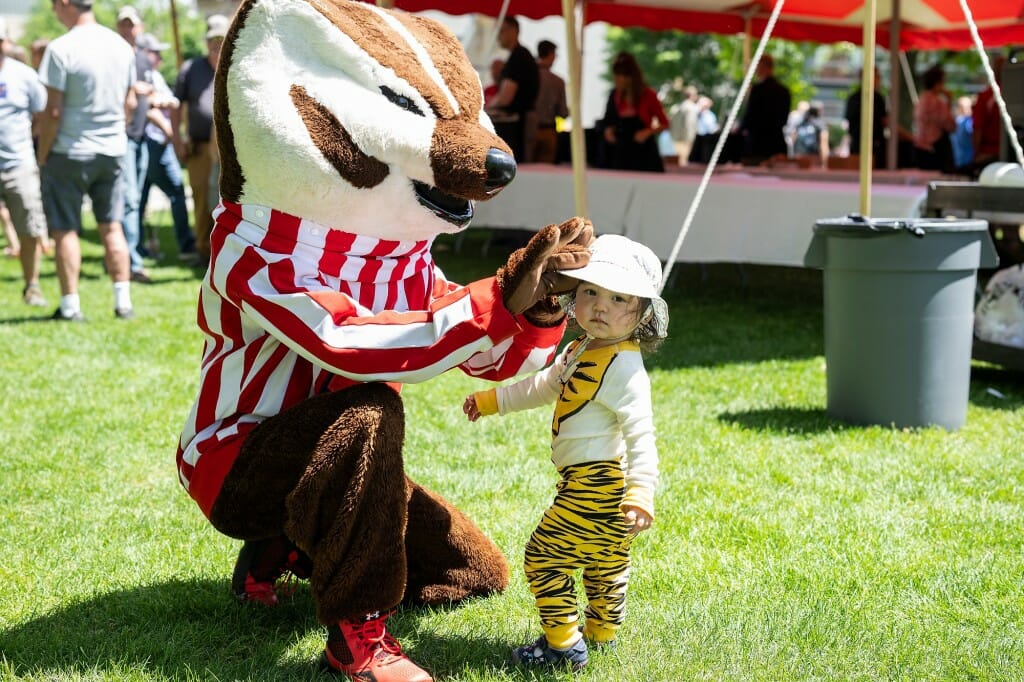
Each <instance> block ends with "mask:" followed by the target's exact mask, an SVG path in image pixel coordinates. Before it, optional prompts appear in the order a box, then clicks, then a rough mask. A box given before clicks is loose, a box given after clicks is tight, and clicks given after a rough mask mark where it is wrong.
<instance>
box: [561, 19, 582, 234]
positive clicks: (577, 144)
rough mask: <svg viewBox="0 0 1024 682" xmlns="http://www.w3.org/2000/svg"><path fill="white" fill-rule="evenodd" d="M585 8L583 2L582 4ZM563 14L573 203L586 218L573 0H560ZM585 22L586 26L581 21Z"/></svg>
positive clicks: (579, 58)
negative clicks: (567, 60)
mask: <svg viewBox="0 0 1024 682" xmlns="http://www.w3.org/2000/svg"><path fill="white" fill-rule="evenodd" d="M583 8H584V11H585V10H586V4H585V3H584V5H583ZM562 15H563V17H564V18H565V46H566V52H568V56H569V112H570V115H571V116H572V130H570V131H569V145H570V148H571V149H572V186H573V197H574V199H575V202H576V215H578V216H581V217H584V218H586V217H587V215H588V212H587V175H586V173H587V148H586V139H585V137H584V130H583V116H582V113H583V109H582V104H581V99H582V98H581V97H580V89H581V85H580V80H581V78H580V77H581V74H582V72H583V71H582V68H581V66H580V64H581V61H582V55H581V54H580V50H579V45H577V40H576V7H575V1H574V0H562ZM584 25H586V24H585V23H584Z"/></svg>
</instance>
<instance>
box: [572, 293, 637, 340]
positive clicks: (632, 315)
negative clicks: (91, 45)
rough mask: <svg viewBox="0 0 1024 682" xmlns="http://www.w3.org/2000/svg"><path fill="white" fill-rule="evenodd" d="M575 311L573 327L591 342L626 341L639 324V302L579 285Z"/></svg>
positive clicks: (632, 297) (621, 295)
mask: <svg viewBox="0 0 1024 682" xmlns="http://www.w3.org/2000/svg"><path fill="white" fill-rule="evenodd" d="M575 312H576V322H577V324H579V326H580V327H582V328H583V331H585V332H587V333H588V334H589V335H590V336H592V337H594V339H595V340H602V341H609V342H611V341H620V340H622V339H625V338H628V337H629V335H630V334H632V333H633V330H634V329H636V326H637V324H638V323H639V322H640V299H639V298H637V297H636V296H631V295H629V294H620V293H618V292H617V291H610V290H608V289H605V288H603V287H599V286H598V285H596V284H591V283H590V282H580V284H579V286H577V287H576V311H575ZM591 347H594V344H591Z"/></svg>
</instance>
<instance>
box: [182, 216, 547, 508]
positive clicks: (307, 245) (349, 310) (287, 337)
mask: <svg viewBox="0 0 1024 682" xmlns="http://www.w3.org/2000/svg"><path fill="white" fill-rule="evenodd" d="M214 218H215V221H216V228H215V229H214V232H213V239H212V241H213V243H212V253H213V256H212V259H211V263H210V268H209V270H208V272H207V273H206V277H205V279H204V280H203V285H202V289H201V291H200V295H199V314H198V322H199V326H200V328H201V329H202V330H203V332H204V333H205V335H206V343H205V345H204V348H203V360H202V366H201V378H200V385H199V393H198V396H197V397H196V401H195V403H194V404H193V406H192V410H191V411H190V413H189V416H188V419H187V421H186V423H185V426H184V429H183V431H182V434H181V439H180V441H179V444H178V453H177V460H178V471H179V476H180V479H181V483H182V485H184V486H185V488H186V489H187V490H188V491H189V494H190V495H191V496H192V497H193V499H195V500H196V502H197V503H198V504H199V506H200V508H201V509H202V510H203V512H204V513H205V514H207V515H209V513H210V510H211V508H212V507H213V503H214V501H215V500H216V496H217V494H218V492H219V491H220V486H221V483H222V482H223V480H224V477H225V476H226V475H227V473H228V471H229V470H230V468H231V464H232V463H233V462H234V460H235V458H236V457H237V455H238V451H239V449H240V448H241V445H242V443H243V441H244V440H245V437H246V435H247V434H248V433H249V432H250V431H251V430H252V429H253V428H254V427H255V426H256V425H257V424H259V423H260V422H261V421H262V420H263V419H266V418H267V417H271V416H274V415H276V414H278V413H280V412H281V411H283V410H285V409H287V408H289V407H291V406H293V405H296V404H298V403H299V402H301V401H303V400H305V399H306V398H309V397H311V396H313V395H316V394H318V393H321V392H323V391H327V390H338V389H341V388H344V387H346V386H351V385H353V384H356V383H360V382H370V381H385V382H393V383H415V382H419V381H424V380H426V379H430V378H432V377H434V376H437V375H438V374H440V373H441V372H444V371H447V370H449V369H451V368H453V367H459V368H460V369H462V371H464V372H466V373H467V374H470V375H472V376H475V377H481V378H485V379H491V380H495V381H500V380H502V379H507V378H509V377H512V376H515V375H517V374H522V373H524V372H529V371H535V370H537V369H539V368H541V367H543V366H544V365H546V364H547V363H548V362H550V361H551V358H552V357H553V355H554V352H555V349H556V347H557V344H558V342H559V340H560V339H561V337H562V332H563V327H562V326H557V327H553V328H538V327H535V326H533V325H532V324H530V323H529V322H527V321H526V320H525V319H523V318H522V317H521V316H513V315H512V314H511V313H509V312H508V311H507V310H506V309H505V307H504V305H503V304H502V297H501V292H500V291H499V289H498V286H497V284H496V283H495V281H494V278H489V279H485V280H480V281H478V282H474V283H472V284H469V285H467V286H464V287H463V286H458V285H455V284H452V283H450V282H448V281H447V280H446V279H445V278H444V274H443V273H442V272H441V271H440V269H438V268H437V267H436V266H435V264H434V261H433V258H432V257H431V254H430V246H431V242H429V241H421V242H397V241H386V240H377V239H373V238H368V237H362V236H357V235H352V234H347V233H344V232H340V231H338V230H333V229H329V228H326V227H324V226H322V225H318V224H317V223H313V222H310V221H306V220H303V219H301V218H297V217H294V216H290V215H286V214H283V213H280V212H278V211H274V210H272V209H269V208H265V207H262V206H254V205H239V204H232V203H228V202H222V204H221V205H220V206H218V208H217V210H216V211H215V213H214Z"/></svg>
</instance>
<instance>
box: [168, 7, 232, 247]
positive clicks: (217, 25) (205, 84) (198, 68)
mask: <svg viewBox="0 0 1024 682" xmlns="http://www.w3.org/2000/svg"><path fill="white" fill-rule="evenodd" d="M229 23H230V21H229V20H228V18H227V17H226V16H224V15H223V14H214V15H212V16H210V17H209V18H208V19H207V20H206V56H205V57H195V58H193V59H190V60H188V61H187V62H185V63H184V64H183V65H182V67H181V71H180V72H179V73H178V80H177V81H176V82H175V84H174V96H175V97H177V98H178V100H179V101H180V102H181V106H180V107H179V108H178V109H177V110H176V111H174V112H172V113H171V129H172V139H173V141H174V148H175V150H177V153H178V158H179V159H181V160H182V161H184V162H185V165H186V168H188V181H189V185H191V187H192V201H193V203H194V206H195V217H194V225H195V232H196V253H197V255H198V257H199V260H200V263H202V264H204V265H205V264H206V263H208V262H209V259H210V233H211V232H212V231H213V209H214V207H215V205H216V196H217V190H216V187H215V185H214V183H215V182H216V178H217V168H218V158H217V145H216V143H215V141H214V139H213V132H214V130H213V77H214V74H215V73H216V71H217V61H218V60H219V59H220V48H221V45H223V43H224V36H226V35H227V32H228V24H229ZM183 110H184V113H182V111H183ZM183 117H184V120H185V121H187V125H186V132H185V134H182V130H181V122H182V118H183Z"/></svg>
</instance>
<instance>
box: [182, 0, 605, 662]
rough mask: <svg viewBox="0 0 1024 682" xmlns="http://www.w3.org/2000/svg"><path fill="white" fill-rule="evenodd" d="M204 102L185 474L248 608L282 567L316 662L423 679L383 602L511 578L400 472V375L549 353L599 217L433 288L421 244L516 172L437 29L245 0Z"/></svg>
mask: <svg viewBox="0 0 1024 682" xmlns="http://www.w3.org/2000/svg"><path fill="white" fill-rule="evenodd" d="M215 93H216V94H215V98H214V119H215V124H216V130H217V140H218V145H219V149H220V157H221V177H220V192H221V203H220V205H219V206H218V208H217V210H216V212H215V219H216V227H215V229H214V231H213V235H212V257H211V262H210V267H209V270H208V271H207V274H206V277H205V279H204V281H203V283H202V287H201V291H200V297H199V310H198V323H199V326H200V327H201V328H202V331H203V332H204V335H205V345H204V349H203V359H202V364H201V370H200V371H201V376H200V388H199V392H198V395H197V397H196V400H195V403H194V405H193V407H192V410H191V412H190V413H189V416H188V418H187V421H186V424H185V427H184V429H183V433H182V436H181V441H180V445H179V448H178V469H179V476H180V479H181V482H182V484H183V486H184V487H185V488H186V489H187V490H188V492H189V494H190V495H191V496H192V498H193V499H194V500H195V502H196V503H197V504H198V505H199V507H200V508H201V510H202V512H203V513H204V514H205V515H206V517H207V518H208V519H209V520H210V522H211V523H212V525H213V526H214V527H215V528H216V529H217V530H219V531H220V532H222V533H224V534H226V535H229V536H231V537H234V538H238V539H241V540H243V541H244V542H243V544H242V549H241V551H240V553H239V556H238V560H237V563H236V565H235V570H234V575H233V577H232V581H231V585H232V589H233V591H234V593H235V595H236V596H237V597H238V598H239V599H241V600H243V601H258V602H263V603H264V604H274V603H276V601H277V594H276V593H275V583H276V581H277V579H278V578H279V577H280V576H281V575H282V574H284V573H285V572H291V573H293V574H295V575H297V576H299V577H300V578H308V580H309V582H310V590H311V593H312V596H313V599H314V601H315V603H316V608H317V617H318V619H319V620H320V621H321V622H323V623H324V624H325V625H326V626H327V645H326V647H325V652H324V655H323V662H324V664H326V665H327V666H328V667H329V668H330V669H332V670H334V671H338V672H341V673H344V674H347V675H349V676H351V677H354V678H358V679H374V680H378V681H384V680H430V679H431V678H430V676H429V674H428V673H427V672H426V671H424V670H422V669H421V668H419V667H418V666H417V665H416V664H414V663H413V662H412V661H411V660H410V659H409V658H407V657H406V656H405V655H404V654H403V653H402V652H401V648H400V647H399V645H398V643H397V642H396V641H395V640H394V638H393V637H392V636H391V635H390V634H388V632H387V630H386V628H385V621H386V618H387V615H388V613H389V611H390V610H392V609H393V608H394V607H395V606H396V605H398V604H399V603H400V602H401V601H402V600H403V599H406V600H409V601H411V602H419V603H426V604H443V603H450V602H455V601H458V600H461V599H464V598H467V597H471V596H475V595H482V594H488V593H492V592H494V591H498V590H502V589H504V588H505V586H506V585H507V581H508V566H507V563H506V561H505V558H504V556H503V555H502V553H501V551H500V550H499V549H498V548H497V547H496V546H495V545H494V544H493V543H492V542H491V540H489V539H488V538H487V537H486V536H485V535H484V534H483V532H482V531H480V530H479V529H478V528H477V527H476V526H475V525H474V524H473V522H472V521H470V520H469V519H468V518H467V517H466V516H465V515H464V514H463V513H461V512H460V511H459V510H458V509H456V508H455V507H454V506H453V505H452V504H450V503H449V502H448V501H446V500H445V499H443V498H442V497H440V496H439V495H437V494H435V493H433V492H431V491H429V490H427V489H425V488H424V487H422V486H419V485H417V484H416V483H414V482H412V481H411V480H409V479H408V478H407V477H406V475H405V472H404V464H403V453H402V443H403V437H404V430H405V428H407V426H406V417H405V414H404V410H403V407H402V401H401V399H400V397H399V394H398V386H399V385H400V384H402V383H410V382H421V381H425V380H428V379H430V378H432V377H434V376H437V375H438V374H440V373H441V372H444V371H447V370H449V369H452V368H456V367H458V368H459V369H461V370H462V371H464V372H466V373H468V374H470V375H472V376H475V377H481V378H487V379H493V380H502V379H505V378H508V377H511V376H514V375H516V374H521V373H523V372H528V371H533V370H535V369H538V368H539V367H541V366H543V365H544V364H546V363H547V362H549V361H550V359H551V357H552V355H553V353H554V351H555V349H556V347H557V345H558V342H559V340H560V339H561V336H562V331H563V325H564V322H563V314H562V312H561V310H560V309H559V307H558V305H557V298H556V295H557V294H558V293H560V292H563V291H567V290H568V289H569V288H570V287H571V280H569V279H568V278H565V277H564V276H561V275H558V274H556V271H557V270H564V269H572V268H576V267H582V266H583V265H584V264H585V263H586V261H587V259H588V257H589V253H588V251H587V246H588V245H589V243H590V240H591V238H592V232H593V230H592V227H591V225H590V224H589V223H588V222H586V221H584V220H582V219H579V218H573V219H570V220H567V221H565V222H564V223H562V224H560V225H549V226H547V227H545V228H543V229H540V230H539V231H538V232H537V234H536V235H534V237H533V238H532V239H531V240H530V242H529V243H528V244H527V245H526V246H525V247H524V248H522V249H519V250H517V251H516V252H514V253H513V254H511V256H510V257H509V259H508V261H507V263H506V264H505V265H504V266H502V267H501V268H499V270H498V272H497V273H496V275H495V276H494V277H491V278H487V279H484V280H481V281H477V282H472V283H470V284H467V285H464V286H460V285H456V284H454V283H452V282H449V281H447V280H446V279H445V277H444V275H443V273H442V272H441V271H440V270H439V269H438V268H437V267H436V265H435V264H434V262H433V259H432V257H431V253H430V247H431V244H432V243H433V241H434V239H435V238H436V237H437V236H438V235H439V234H443V233H454V232H458V231H460V230H462V229H465V228H466V227H467V226H468V224H469V220H470V218H471V217H472V211H473V202H474V201H477V200H486V199H488V198H490V197H491V196H493V195H494V194H496V193H497V192H498V191H500V190H501V188H502V187H504V186H505V185H506V184H507V183H508V182H510V181H511V180H512V178H513V177H514V175H515V163H514V161H513V159H512V157H511V155H510V154H511V153H510V150H509V148H508V147H507V146H506V145H505V144H504V143H503V142H502V141H501V139H500V138H498V137H497V136H496V135H495V134H494V131H493V127H492V125H491V123H490V121H489V119H488V118H487V117H486V115H485V114H483V109H482V105H483V102H482V94H481V87H480V80H479V77H478V75H477V73H476V72H475V71H474V69H473V68H472V66H471V65H470V63H469V61H468V59H467V58H466V55H465V53H464V51H463V49H462V47H461V46H460V44H459V43H458V41H457V40H456V39H455V38H454V36H452V35H451V33H450V32H448V31H447V30H446V29H445V28H444V27H443V26H441V25H440V24H438V23H436V22H433V21H431V20H428V19H424V18H420V17H416V16H412V15H407V14H403V13H399V12H391V11H386V10H381V9H378V8H377V7H375V6H373V5H370V4H366V3H362V2H354V1H347V0H308V1H307V0H245V1H244V2H242V4H241V6H240V7H239V9H238V11H237V13H236V15H235V17H234V20H233V22H232V24H231V28H230V30H229V32H228V35H227V38H226V40H225V43H224V47H223V50H222V52H221V58H220V64H219V67H218V70H217V75H216V83H215ZM409 426H411V427H415V424H410V425H409Z"/></svg>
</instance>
